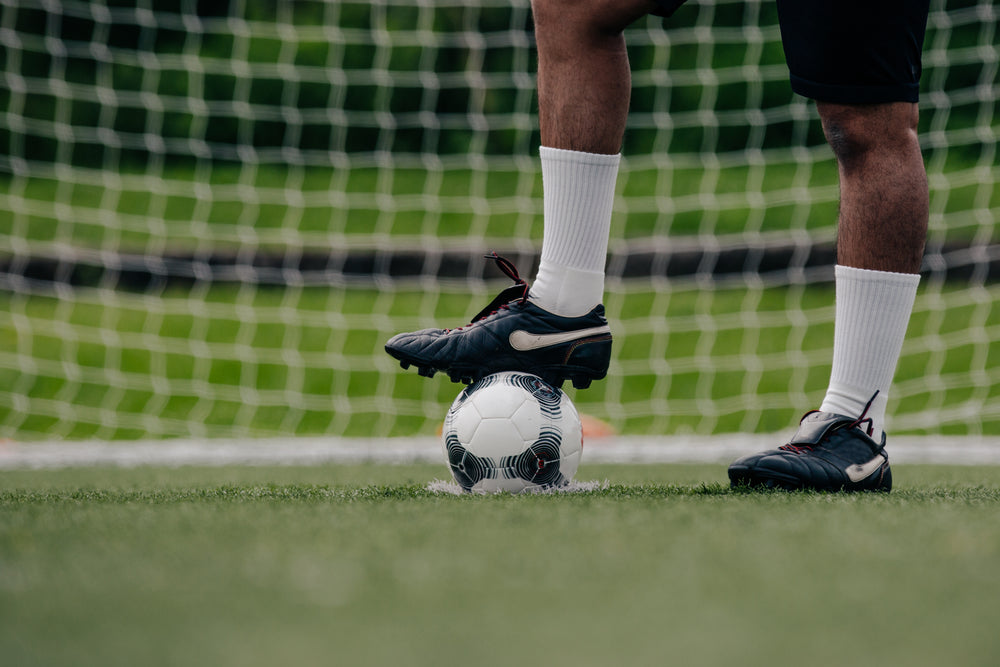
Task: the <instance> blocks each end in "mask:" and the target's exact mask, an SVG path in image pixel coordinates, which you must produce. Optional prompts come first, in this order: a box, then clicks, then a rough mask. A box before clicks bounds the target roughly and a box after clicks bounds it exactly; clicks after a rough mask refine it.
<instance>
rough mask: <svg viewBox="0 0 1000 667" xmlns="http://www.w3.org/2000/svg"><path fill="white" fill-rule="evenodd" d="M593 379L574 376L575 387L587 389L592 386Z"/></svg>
mask: <svg viewBox="0 0 1000 667" xmlns="http://www.w3.org/2000/svg"><path fill="white" fill-rule="evenodd" d="M591 382H592V380H591V379H590V378H573V388H574V389H586V388H587V387H589V386H590V383H591Z"/></svg>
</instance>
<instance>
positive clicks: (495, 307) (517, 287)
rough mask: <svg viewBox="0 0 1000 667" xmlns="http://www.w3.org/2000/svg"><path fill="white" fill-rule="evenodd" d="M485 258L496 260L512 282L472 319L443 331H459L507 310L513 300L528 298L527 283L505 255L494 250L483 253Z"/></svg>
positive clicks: (519, 300)
mask: <svg viewBox="0 0 1000 667" xmlns="http://www.w3.org/2000/svg"><path fill="white" fill-rule="evenodd" d="M483 257H485V258H486V259H492V260H493V261H494V262H496V265H497V268H499V269H500V270H501V271H503V273H504V274H505V275H506V276H507V277H508V278H510V279H511V280H513V281H514V284H513V285H511V286H510V287H508V288H506V289H505V290H504V291H502V292H500V294H498V295H497V296H496V297H495V298H494V299H493V300H492V301H490V304H489V305H488V306H486V307H485V308H483V309H482V310H481V311H479V313H478V314H477V315H476V316H475V317H473V318H472V321H471V322H469V324H466V325H465V326H461V327H458V328H457V329H445V331H461V330H462V329H464V328H465V327H467V326H469V325H471V324H475V323H476V322H478V321H480V320H485V319H486V318H487V317H491V316H493V315H496V314H497V313H498V312H500V311H501V310H507V309H509V308H510V304H511V303H514V302H515V301H518V302H521V301H524V300H525V299H527V298H528V283H527V282H526V281H525V280H524V278H522V277H521V274H519V273H518V272H517V267H516V266H514V263H513V262H511V261H510V260H509V259H507V258H506V257H501V256H500V255H498V254H497V253H496V252H491V253H490V254H489V255H483Z"/></svg>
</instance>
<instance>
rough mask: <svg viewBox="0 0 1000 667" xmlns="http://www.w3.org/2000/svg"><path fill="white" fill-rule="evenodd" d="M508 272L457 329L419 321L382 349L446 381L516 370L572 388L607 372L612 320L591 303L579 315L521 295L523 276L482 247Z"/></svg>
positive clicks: (523, 292)
mask: <svg viewBox="0 0 1000 667" xmlns="http://www.w3.org/2000/svg"><path fill="white" fill-rule="evenodd" d="M488 257H489V258H490V259H493V260H495V261H496V263H497V266H499V267H500V269H501V270H502V271H503V272H504V273H506V274H507V275H508V276H510V278H511V279H513V280H514V285H513V286H512V287H508V288H507V289H505V290H504V291H503V292H501V293H500V295H499V296H497V297H496V298H495V299H494V300H493V302H492V303H490V305H489V306H487V307H486V308H484V309H483V310H482V311H480V313H479V314H478V315H476V316H475V317H474V318H473V319H472V322H471V323H470V324H467V325H465V326H463V327H459V328H458V329H423V330H421V331H413V332H409V333H401V334H397V335H396V336H393V337H392V338H391V339H390V340H389V341H388V342H387V343H386V344H385V351H386V352H388V353H389V354H390V355H392V356H393V357H394V358H396V359H398V360H399V362H400V365H401V366H402V367H403V368H408V367H409V366H415V367H416V368H417V372H418V373H419V374H420V375H423V376H425V377H431V376H432V375H434V373H435V372H436V371H442V372H444V373H445V374H446V375H448V377H449V379H451V381H452V382H464V383H470V382H475V381H477V380H479V379H480V378H483V377H485V376H487V375H490V374H492V373H498V372H500V371H523V372H526V373H532V374H534V375H538V376H539V377H541V378H542V379H543V380H545V381H546V382H548V383H549V384H551V385H553V386H556V387H561V386H562V384H563V382H565V381H566V380H569V381H570V382H572V383H573V386H574V387H576V388H578V389H583V388H586V387H589V386H590V384H591V382H592V381H594V380H600V379H602V378H604V377H605V376H606V375H607V372H608V365H609V364H610V362H611V328H610V327H609V326H608V321H607V319H605V317H604V306H601V305H598V306H596V307H595V308H594V309H593V310H591V311H590V312H589V313H587V314H586V315H582V316H580V317H562V316H560V315H555V314H553V313H550V312H548V311H546V310H543V309H542V308H539V307H538V306H536V305H535V304H533V303H532V302H531V301H530V300H529V299H528V284H527V283H526V282H525V281H524V280H522V279H521V277H520V276H519V275H518V273H517V269H516V268H514V265H513V264H511V263H510V262H509V261H507V260H506V259H504V258H502V257H500V256H498V255H497V254H495V253H494V254H493V255H488Z"/></svg>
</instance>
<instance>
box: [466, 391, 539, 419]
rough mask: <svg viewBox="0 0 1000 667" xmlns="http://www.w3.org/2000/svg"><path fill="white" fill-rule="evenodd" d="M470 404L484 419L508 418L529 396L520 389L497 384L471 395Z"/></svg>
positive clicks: (529, 398)
mask: <svg viewBox="0 0 1000 667" xmlns="http://www.w3.org/2000/svg"><path fill="white" fill-rule="evenodd" d="M471 400H472V402H473V403H474V404H475V405H476V409H477V410H479V414H481V415H482V416H483V418H484V419H491V418H496V419H499V418H509V417H510V416H511V415H512V414H514V412H515V411H516V410H517V409H518V408H520V407H521V405H522V404H524V402H525V401H529V400H532V399H531V395H530V394H529V393H528V392H526V391H525V390H523V389H521V388H520V387H514V386H511V385H509V384H506V383H497V384H493V385H490V386H489V387H484V388H483V389H481V390H479V391H477V392H475V393H473V394H472V399H471Z"/></svg>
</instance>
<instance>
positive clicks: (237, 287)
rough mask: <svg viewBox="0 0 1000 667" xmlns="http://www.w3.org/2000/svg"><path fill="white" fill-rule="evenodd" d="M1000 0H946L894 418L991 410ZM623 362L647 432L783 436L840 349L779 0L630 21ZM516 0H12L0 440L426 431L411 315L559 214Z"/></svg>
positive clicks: (620, 240)
mask: <svg viewBox="0 0 1000 667" xmlns="http://www.w3.org/2000/svg"><path fill="white" fill-rule="evenodd" d="M997 22H998V9H997V7H996V5H995V4H994V3H993V2H992V0H935V1H934V2H933V3H932V15H931V21H930V25H929V29H928V34H927V40H926V43H925V50H924V51H925V52H924V66H925V71H924V77H923V86H922V98H921V114H922V117H921V129H922V141H923V146H924V149H925V159H926V163H927V167H928V173H929V179H930V187H931V192H932V195H931V220H930V225H931V232H930V238H929V245H928V255H927V264H926V267H925V268H926V271H925V273H926V278H925V280H924V281H923V284H922V287H921V290H920V293H919V295H918V298H917V304H916V311H915V313H914V316H913V320H912V322H911V326H910V333H909V337H908V339H907V342H906V346H905V348H904V352H903V359H902V360H901V363H900V368H899V372H898V375H897V382H896V384H895V385H894V387H893V391H892V393H891V397H890V400H891V402H890V412H891V413H892V415H893V416H892V418H891V420H890V423H889V428H890V429H891V430H892V431H893V432H894V433H947V434H959V435H965V434H968V435H978V434H983V433H991V434H995V433H997V432H998V431H1000V400H998V397H1000V346H998V343H997V342H996V341H1000V306H997V305H995V304H996V302H997V301H998V297H1000V287H998V286H997V283H996V282H995V281H996V277H997V269H996V265H997V261H998V260H1000V254H998V253H997V252H996V247H997V246H996V242H997V239H996V235H997V233H996V229H997V223H996V221H997V219H998V213H1000V186H998V183H1000V166H998V164H1000V159H998V155H997V140H998V136H1000V121H998V120H997V118H998V117H1000V114H998V113H997V100H998V97H1000V92H998V91H1000V83H998V81H1000V75H998V61H1000V58H998V50H1000V49H998V46H997V43H998V37H997ZM627 40H628V43H629V48H630V52H631V58H632V64H633V70H634V74H633V86H634V93H633V100H632V112H631V116H630V121H629V129H628V132H627V135H626V140H625V146H624V155H625V160H624V162H623V167H622V170H621V177H620V180H619V194H618V198H617V202H616V211H615V217H614V221H613V236H612V242H611V251H610V256H609V264H608V270H609V279H608V284H607V285H608V294H607V304H606V305H607V307H608V312H609V316H610V319H611V320H612V322H613V329H614V334H615V337H616V347H615V357H614V360H613V364H612V369H611V373H610V375H609V377H608V379H607V380H606V381H604V382H602V383H599V384H595V386H594V387H593V388H591V389H588V390H586V391H580V392H575V393H573V396H574V399H575V400H576V402H577V403H578V405H579V406H580V408H581V410H583V411H584V412H587V413H590V414H594V415H596V416H598V417H601V418H604V419H606V420H608V421H610V422H611V424H612V426H614V427H615V428H617V429H618V430H620V431H622V432H625V433H630V434H637V435H659V434H684V433H696V434H712V433H729V432H763V433H767V432H772V431H777V430H782V429H785V428H787V427H788V426H789V425H790V424H792V423H793V422H794V421H795V419H797V417H798V415H799V414H800V413H801V412H803V411H805V410H807V409H810V408H812V407H815V406H816V405H817V404H818V402H819V400H820V399H821V397H822V392H823V390H824V389H825V386H826V381H827V379H828V375H829V363H830V358H831V348H832V327H833V296H832V295H833V293H832V285H831V284H830V279H831V276H832V270H831V266H830V264H831V260H830V248H831V244H832V242H833V239H834V232H835V220H836V214H837V180H836V167H835V165H834V163H833V160H832V156H831V155H830V153H829V150H828V149H827V148H826V146H825V144H824V142H823V139H822V133H821V130H820V128H819V125H818V121H817V118H816V115H815V111H814V109H813V108H812V106H811V104H810V103H809V102H808V101H806V100H803V99H801V98H797V97H795V96H794V95H793V94H792V93H791V91H790V89H789V87H788V83H787V72H786V69H785V66H784V60H783V55H782V51H781V45H780V40H779V35H778V27H777V19H776V15H775V12H774V7H773V4H772V3H766V2H758V1H746V2H744V1H734V0H719V1H715V2H707V1H704V2H695V0H691V2H689V3H688V4H687V5H685V6H684V7H683V8H682V9H681V10H679V11H678V12H677V14H676V15H675V16H674V17H673V18H672V19H670V20H669V21H666V22H663V21H659V20H655V19H648V20H644V21H642V22H640V23H637V24H636V25H634V26H632V27H631V28H630V29H629V30H628V31H627ZM534 58H535V55H534V51H533V37H532V34H531V23H530V11H529V6H528V2H527V1H526V0H516V1H515V2H510V0H503V1H500V0H477V2H475V3H467V2H458V1H457V0H434V1H432V0H418V1H417V2H413V1H410V2H402V1H401V0H381V1H377V2H364V3H360V2H322V1H308V0H302V1H298V2H294V3H292V2H287V3H273V2H263V1H262V0H261V1H258V0H232V1H231V2H219V3H204V2H196V1H195V0H174V2H153V1H152V0H131V1H125V0H103V1H77V0H40V1H39V2H34V3H24V2H17V1H16V0H0V62H2V66H0V77H2V78H0V437H2V438H10V439H16V440H31V439H53V438H56V439H58V438H73V439H86V438H94V439H134V438H162V437H196V438H225V437H260V436H272V435H282V436H284V435H299V436H313V435H337V436H348V437H368V436H376V437H384V436H393V435H415V434H423V435H427V434H433V432H434V430H435V428H436V427H437V425H438V424H439V423H440V421H441V419H442V418H443V415H444V412H445V410H446V409H447V406H448V404H450V402H451V400H452V398H453V397H454V395H455V394H456V393H457V391H458V386H457V385H452V384H450V383H448V382H447V381H446V380H445V379H443V378H441V377H440V376H439V377H437V378H434V379H433V380H430V381H428V380H426V379H424V378H418V377H417V376H416V375H415V374H414V373H412V371H410V372H409V373H405V372H403V371H402V370H400V369H399V368H398V367H397V366H396V365H395V364H394V362H393V361H392V360H391V359H390V358H389V357H388V356H386V355H385V354H384V352H383V351H382V345H383V344H384V342H385V340H387V339H388V338H389V337H390V336H391V335H392V334H394V333H396V332H398V331H404V330H410V329H415V328H418V327H428V326H457V325H460V324H463V323H465V321H467V319H468V317H469V316H470V315H471V314H473V313H475V312H476V311H477V310H478V309H479V307H481V306H482V305H483V304H484V303H485V302H486V301H488V300H489V299H490V298H491V297H492V295H493V294H494V293H495V292H496V291H498V289H500V287H502V286H503V282H502V280H501V279H500V275H499V273H496V272H492V271H491V270H490V269H489V267H488V266H487V262H486V260H484V259H481V255H482V254H483V253H484V252H487V251H489V250H494V249H495V250H498V251H500V252H501V253H504V254H509V255H510V256H511V257H512V258H514V259H516V260H517V261H518V262H519V264H520V268H521V271H522V274H524V275H527V276H531V275H532V272H533V270H534V266H533V265H532V262H533V261H535V259H536V257H537V252H538V249H539V248H538V244H539V240H540V238H541V225H542V221H541V179H540V173H539V170H538V164H537V146H538V135H537V127H536V116H535V105H536V101H535V97H534V67H535V65H534V62H535V60H534Z"/></svg>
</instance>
